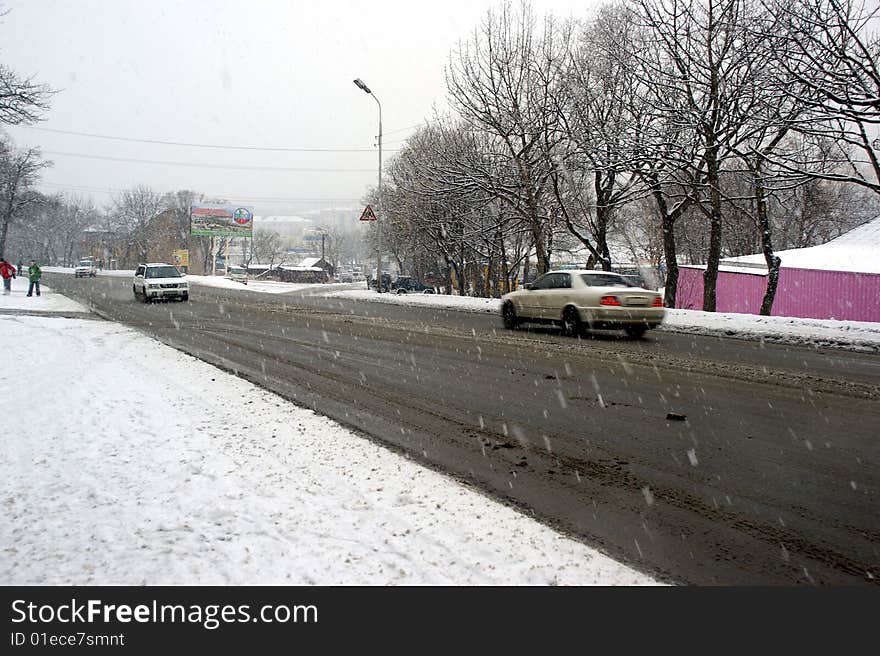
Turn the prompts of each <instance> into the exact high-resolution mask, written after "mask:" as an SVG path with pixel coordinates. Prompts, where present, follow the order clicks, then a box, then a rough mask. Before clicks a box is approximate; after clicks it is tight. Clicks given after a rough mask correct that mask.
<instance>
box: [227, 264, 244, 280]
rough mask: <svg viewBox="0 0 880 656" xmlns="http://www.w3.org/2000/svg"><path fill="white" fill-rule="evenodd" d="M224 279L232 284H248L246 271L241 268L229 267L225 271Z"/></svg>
mask: <svg viewBox="0 0 880 656" xmlns="http://www.w3.org/2000/svg"><path fill="white" fill-rule="evenodd" d="M226 277H227V278H229V279H230V280H232V281H234V282H240V283H244V284H245V285H246V284H248V270H247V267H243V266H231V267H229V269H227V271H226Z"/></svg>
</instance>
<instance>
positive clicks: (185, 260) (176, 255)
mask: <svg viewBox="0 0 880 656" xmlns="http://www.w3.org/2000/svg"><path fill="white" fill-rule="evenodd" d="M171 259H172V260H173V261H174V266H182V267H188V266H189V251H188V250H187V249H185V248H183V249H180V250H176V251H172V252H171Z"/></svg>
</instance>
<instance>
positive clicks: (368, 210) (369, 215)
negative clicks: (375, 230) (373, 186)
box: [360, 205, 376, 221]
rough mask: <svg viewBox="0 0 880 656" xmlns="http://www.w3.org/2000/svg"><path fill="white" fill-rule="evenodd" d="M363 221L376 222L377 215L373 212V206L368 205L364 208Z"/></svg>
mask: <svg viewBox="0 0 880 656" xmlns="http://www.w3.org/2000/svg"><path fill="white" fill-rule="evenodd" d="M360 220H361V221H375V220H376V213H375V212H374V211H373V207H372V205H367V206H366V207H365V208H364V212H363V214H361V219H360Z"/></svg>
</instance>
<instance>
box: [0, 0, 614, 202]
mask: <svg viewBox="0 0 880 656" xmlns="http://www.w3.org/2000/svg"><path fill="white" fill-rule="evenodd" d="M0 3H2V4H3V5H4V6H5V7H6V9H8V13H7V14H6V16H5V17H3V18H2V23H0V61H2V62H3V63H5V64H6V65H7V66H10V67H11V68H12V69H13V70H15V71H16V72H17V73H19V74H20V75H33V76H34V77H35V78H36V79H37V80H39V81H42V82H46V83H48V84H49V85H50V86H52V87H53V88H55V89H58V90H59V91H58V93H57V94H56V95H55V96H54V98H53V100H52V109H51V111H50V112H49V113H48V114H47V117H46V118H47V120H45V121H44V122H42V123H40V124H38V125H37V126H35V127H34V128H26V127H10V128H8V130H7V131H8V133H9V134H10V135H11V136H12V138H13V139H14V141H15V143H16V144H17V145H18V146H20V147H25V146H39V147H41V148H42V149H43V150H44V151H45V156H46V157H47V158H48V159H51V160H52V161H53V162H54V166H53V167H52V168H51V169H49V170H48V171H47V172H46V173H45V175H44V176H43V180H44V184H43V185H42V189H43V190H44V191H47V192H55V191H59V190H71V191H76V192H80V193H85V192H89V193H91V194H92V196H93V198H94V200H95V201H96V202H97V203H98V204H102V205H103V204H105V203H107V202H108V201H109V199H110V194H109V193H108V191H112V190H119V189H124V188H130V187H132V186H134V185H137V184H146V185H149V186H150V187H152V188H154V189H155V190H157V191H163V192H164V191H169V190H173V189H184V188H189V189H195V190H197V191H201V192H205V193H207V194H210V195H215V196H222V197H225V198H227V199H229V200H230V201H233V202H240V203H245V202H247V203H248V204H252V205H256V209H257V213H258V214H270V213H282V212H285V211H290V210H293V209H296V208H308V207H312V206H314V204H313V203H312V202H307V201H313V200H321V203H320V205H322V206H337V207H338V206H352V207H358V206H359V205H360V199H361V198H362V197H363V195H364V193H365V192H366V191H367V189H368V188H369V187H370V186H375V184H376V180H377V169H378V153H377V152H376V150H375V149H374V146H375V135H376V134H377V132H378V107H377V105H376V103H375V102H374V100H373V99H372V98H370V97H369V96H367V95H366V94H365V93H363V92H362V91H360V90H359V89H358V88H357V87H355V86H354V84H353V83H352V80H353V79H354V78H356V77H359V78H361V79H363V80H364V81H365V82H366V83H367V84H368V85H369V86H370V87H371V89H372V90H373V91H374V93H375V95H376V97H377V98H378V99H379V100H380V101H381V103H382V112H383V116H382V118H383V127H384V134H385V137H384V147H385V149H386V153H385V157H384V159H385V161H386V162H387V159H388V158H389V157H391V156H392V155H393V152H388V151H391V150H392V149H394V148H396V147H399V146H400V144H401V142H402V140H403V139H405V138H406V137H407V135H409V134H411V133H412V132H413V130H414V129H415V128H416V127H417V126H418V125H419V124H420V123H423V122H424V120H425V118H426V117H429V116H430V115H431V114H432V112H433V107H434V106H435V105H436V106H442V105H443V104H444V98H445V83H444V67H445V65H446V63H447V60H448V56H449V53H450V51H451V50H452V49H453V48H454V47H455V46H456V44H457V42H458V40H459V39H462V38H467V36H468V35H469V33H471V32H472V31H473V29H474V28H475V27H476V26H477V25H478V23H479V21H480V19H481V18H482V17H483V16H484V15H485V12H486V11H487V10H488V9H489V8H490V7H497V6H498V4H499V3H498V2H497V1H496V0H445V1H443V2H423V1H422V0H416V1H413V0H400V1H398V0H393V1H392V0H378V1H375V2H360V1H359V2H353V1H343V0H324V1H321V2H318V1H314V2H313V1H311V0H308V1H306V0H295V1H290V0H288V1H282V0H249V1H244V0H230V1H228V2H219V1H217V2H215V1H208V0H180V1H172V0H153V1H152V2H143V1H140V0H138V1H135V0H78V1H77V2H70V1H61V0H58V1H52V0H0ZM596 4H597V0H543V1H542V0H535V1H534V2H533V7H534V8H535V10H536V12H537V13H539V14H543V13H547V12H552V13H553V14H555V15H557V16H561V17H567V16H570V15H575V16H586V15H588V12H590V10H591V7H595V6H596ZM47 130H61V131H70V132H79V133H92V134H97V135H108V136H114V137H126V138H135V139H144V140H159V141H174V142H184V143H194V144H215V145H233V146H258V147H273V148H342V149H345V148H348V149H364V152H347V153H314V152H311V153H307V152H283V153H278V152H275V153H273V152H263V151H242V150H222V149H205V148H195V147H185V146H169V145H160V144H151V143H133V142H126V141H114V140H107V139H99V138H94V137H85V136H81V135H71V134H59V133H57V132H49V131H47ZM75 155H89V156H90V158H84V157H79V156H75ZM97 157H101V158H116V159H97ZM123 160H151V161H153V162H187V163H198V164H202V165H203V166H179V165H170V164H167V163H166V164H156V163H147V162H143V161H141V162H136V161H123ZM204 165H210V166H204ZM233 165H234V166H243V167H275V168H286V169H289V170H283V171H282V170H254V168H251V169H249V170H248V169H231V168H224V167H228V166H233ZM296 169H312V170H296ZM314 169H323V170H314ZM261 199H262V200H261ZM266 199H291V202H290V203H289V204H287V207H285V206H284V205H282V204H279V203H269V202H267V200H266Z"/></svg>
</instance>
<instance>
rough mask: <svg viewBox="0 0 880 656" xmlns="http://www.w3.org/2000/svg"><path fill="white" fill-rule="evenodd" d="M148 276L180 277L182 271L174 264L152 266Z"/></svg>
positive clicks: (148, 270)
mask: <svg viewBox="0 0 880 656" xmlns="http://www.w3.org/2000/svg"><path fill="white" fill-rule="evenodd" d="M147 278H180V272H179V271H178V270H177V269H175V268H174V267H173V266H162V267H150V268H149V269H147Z"/></svg>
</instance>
